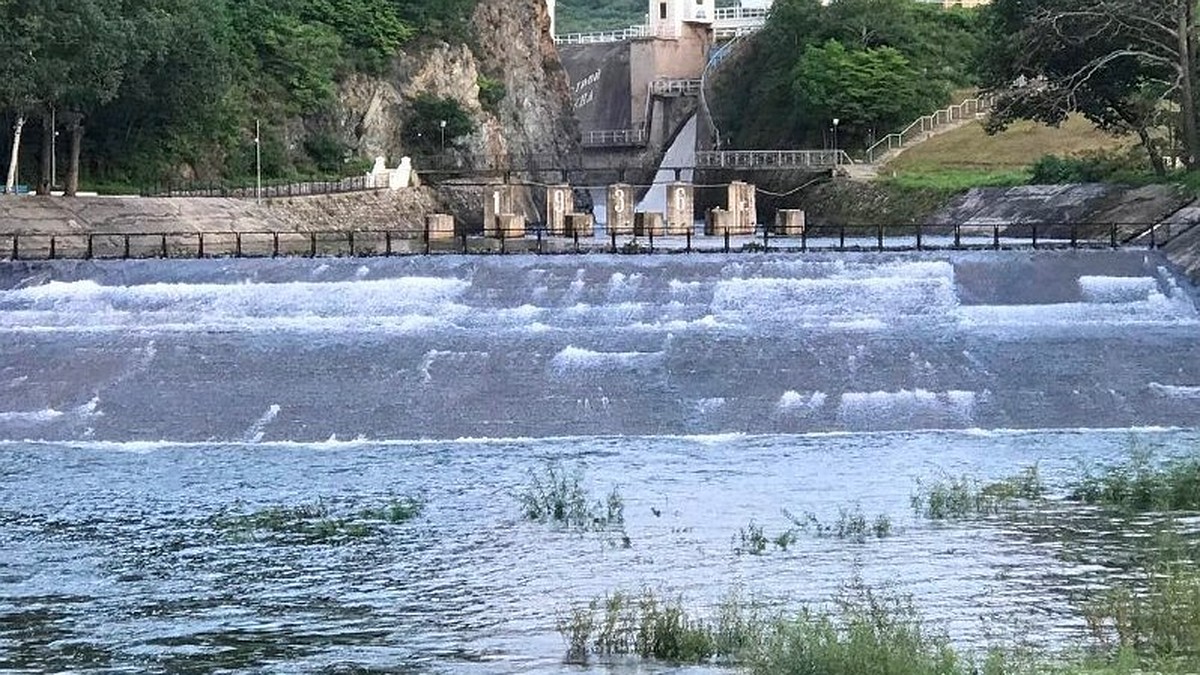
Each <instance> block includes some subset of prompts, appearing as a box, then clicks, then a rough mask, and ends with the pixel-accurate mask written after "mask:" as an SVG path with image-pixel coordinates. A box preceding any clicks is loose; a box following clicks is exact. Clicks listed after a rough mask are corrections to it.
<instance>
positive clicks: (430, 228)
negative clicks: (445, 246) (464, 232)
mask: <svg viewBox="0 0 1200 675" xmlns="http://www.w3.org/2000/svg"><path fill="white" fill-rule="evenodd" d="M425 234H426V236H428V237H429V241H444V240H447V239H453V238H454V216H452V215H450V214H448V213H431V214H429V215H428V216H425Z"/></svg>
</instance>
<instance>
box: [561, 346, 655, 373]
mask: <svg viewBox="0 0 1200 675" xmlns="http://www.w3.org/2000/svg"><path fill="white" fill-rule="evenodd" d="M662 358H663V355H662V353H661V352H649V353H647V352H597V351H593V350H590V349H582V348H579V347H566V348H564V349H563V350H562V351H560V352H559V353H558V354H555V355H554V358H553V359H552V360H551V361H550V366H551V367H552V368H554V369H555V371H557V372H559V373H560V374H570V373H573V372H578V371H587V370H604V371H611V370H631V369H637V368H644V367H647V366H653V365H657V364H658V363H660V362H661V361H662Z"/></svg>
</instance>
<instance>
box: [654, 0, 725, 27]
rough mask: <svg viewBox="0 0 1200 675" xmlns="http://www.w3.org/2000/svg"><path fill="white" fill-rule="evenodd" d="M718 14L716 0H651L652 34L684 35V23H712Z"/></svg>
mask: <svg viewBox="0 0 1200 675" xmlns="http://www.w3.org/2000/svg"><path fill="white" fill-rule="evenodd" d="M716 15H717V2H716V0H649V16H650V34H651V35H660V36H678V35H682V34H683V24H685V23H703V24H711V23H712V22H713V20H714V19H715V18H716Z"/></svg>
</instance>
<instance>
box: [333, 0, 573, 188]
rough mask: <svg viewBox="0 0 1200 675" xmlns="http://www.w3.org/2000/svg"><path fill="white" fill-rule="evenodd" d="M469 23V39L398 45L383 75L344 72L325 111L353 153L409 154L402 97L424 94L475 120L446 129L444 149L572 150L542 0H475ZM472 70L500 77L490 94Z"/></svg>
mask: <svg viewBox="0 0 1200 675" xmlns="http://www.w3.org/2000/svg"><path fill="white" fill-rule="evenodd" d="M472 23H473V24H474V28H475V35H476V40H475V42H476V44H475V45H474V47H473V48H472V47H468V46H467V45H463V44H457V45H451V44H446V43H444V42H434V43H426V44H424V45H423V46H421V47H418V48H416V49H413V50H410V51H408V52H406V53H404V54H401V55H400V56H399V57H398V58H397V60H396V62H395V64H394V68H393V69H392V72H391V73H389V75H388V76H387V77H382V78H375V77H367V76H364V75H356V76H353V77H351V78H349V79H347V80H346V81H344V82H343V83H342V84H341V85H340V90H339V101H340V103H339V106H338V109H337V111H336V112H335V114H334V124H335V125H336V131H337V133H338V135H340V136H341V138H342V140H343V141H345V142H346V143H347V144H348V145H349V146H350V147H352V148H354V149H355V151H356V152H357V154H359V155H360V156H362V157H367V158H371V157H375V156H380V155H383V156H386V157H388V158H389V163H391V164H394V163H395V158H398V157H400V156H402V155H406V154H413V153H412V149H410V148H407V147H405V144H404V142H403V130H404V127H405V124H406V122H407V121H408V115H409V108H410V104H411V101H412V100H413V99H415V98H416V97H418V96H421V95H423V94H424V95H430V96H433V97H436V98H448V99H453V100H454V101H456V102H458V104H459V105H460V106H461V107H462V108H463V109H464V110H465V111H466V112H467V113H468V114H469V115H470V116H471V118H472V120H473V121H474V122H475V126H476V132H475V133H474V134H472V135H470V136H468V137H465V138H460V139H447V149H448V150H450V151H453V152H461V153H462V154H464V155H508V154H512V155H523V156H524V155H544V156H545V155H548V156H553V157H562V156H565V155H567V154H571V153H574V152H577V151H578V149H579V143H578V136H579V133H578V126H577V124H576V122H575V118H574V114H573V107H572V101H571V96H570V89H569V85H568V82H567V76H566V72H565V71H564V70H563V67H562V63H561V62H560V61H559V58H558V53H557V51H556V50H555V47H554V41H553V39H552V37H551V35H550V16H549V13H548V12H547V9H546V4H545V2H544V0H479V2H478V4H477V5H476V8H475V11H474V14H473V16H472ZM481 77H483V78H487V79H489V80H492V81H497V82H499V83H501V84H502V85H503V87H504V92H505V94H504V96H503V98H502V99H501V100H500V101H499V102H498V103H496V104H494V105H490V106H489V105H485V103H484V101H483V100H482V99H481V96H480V86H479V83H480V79H481ZM452 140H454V141H455V142H454V143H451V141H452ZM416 168H417V170H418V171H420V168H421V167H420V166H417V167H416Z"/></svg>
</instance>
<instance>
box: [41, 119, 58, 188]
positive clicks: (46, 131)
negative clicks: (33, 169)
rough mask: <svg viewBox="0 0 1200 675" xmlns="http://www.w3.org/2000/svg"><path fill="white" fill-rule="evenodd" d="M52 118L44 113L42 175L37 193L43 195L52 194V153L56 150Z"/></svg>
mask: <svg viewBox="0 0 1200 675" xmlns="http://www.w3.org/2000/svg"><path fill="white" fill-rule="evenodd" d="M50 119H51V118H50V116H49V115H42V157H41V159H42V177H41V180H39V181H38V186H37V193H38V194H39V195H41V196H43V197H46V196H48V195H49V194H50V187H51V185H52V184H53V178H52V176H51V175H50V171H51V167H52V166H54V162H53V159H52V157H51V153H52V152H54V125H53V124H52V123H51V122H50Z"/></svg>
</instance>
